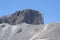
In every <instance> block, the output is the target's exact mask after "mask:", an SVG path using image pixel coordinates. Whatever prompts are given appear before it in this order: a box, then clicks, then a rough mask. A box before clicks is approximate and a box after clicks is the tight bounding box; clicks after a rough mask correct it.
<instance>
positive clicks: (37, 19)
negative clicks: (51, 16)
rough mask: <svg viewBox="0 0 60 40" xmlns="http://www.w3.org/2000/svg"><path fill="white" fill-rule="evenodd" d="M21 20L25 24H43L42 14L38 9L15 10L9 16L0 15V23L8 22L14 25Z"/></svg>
mask: <svg viewBox="0 0 60 40" xmlns="http://www.w3.org/2000/svg"><path fill="white" fill-rule="evenodd" d="M22 22H25V23H27V24H44V21H43V17H42V14H41V13H40V12H39V11H36V10H32V9H25V10H23V11H16V12H15V13H14V14H12V15H10V16H5V17H0V24H1V23H9V24H11V25H15V24H19V23H22Z"/></svg>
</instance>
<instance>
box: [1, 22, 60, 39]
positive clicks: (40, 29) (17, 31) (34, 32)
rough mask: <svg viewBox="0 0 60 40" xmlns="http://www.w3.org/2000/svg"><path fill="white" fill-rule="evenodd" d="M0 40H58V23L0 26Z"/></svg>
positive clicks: (59, 37) (59, 35)
mask: <svg viewBox="0 0 60 40" xmlns="http://www.w3.org/2000/svg"><path fill="white" fill-rule="evenodd" d="M0 40H60V23H54V24H46V25H42V24H40V25H32V24H26V23H21V24H17V25H9V24H6V23H3V24H0Z"/></svg>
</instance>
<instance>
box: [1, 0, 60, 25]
mask: <svg viewBox="0 0 60 40" xmlns="http://www.w3.org/2000/svg"><path fill="white" fill-rule="evenodd" d="M27 8H29V9H34V10H38V11H40V12H42V13H43V16H44V22H45V24H47V23H54V22H60V0H0V16H5V15H10V14H12V13H14V12H15V11H18V10H23V9H27Z"/></svg>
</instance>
